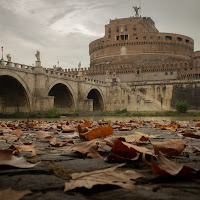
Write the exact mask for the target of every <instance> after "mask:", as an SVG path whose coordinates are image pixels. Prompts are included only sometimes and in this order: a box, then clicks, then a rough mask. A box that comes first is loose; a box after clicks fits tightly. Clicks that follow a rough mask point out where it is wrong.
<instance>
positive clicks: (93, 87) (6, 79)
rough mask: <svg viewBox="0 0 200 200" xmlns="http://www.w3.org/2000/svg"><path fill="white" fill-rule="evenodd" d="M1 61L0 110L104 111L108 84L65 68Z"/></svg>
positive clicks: (27, 111)
mask: <svg viewBox="0 0 200 200" xmlns="http://www.w3.org/2000/svg"><path fill="white" fill-rule="evenodd" d="M37 65H38V63H37V61H36V66H35V67H33V66H27V65H23V64H17V63H12V62H7V61H4V60H3V59H2V60H1V62H0V113H3V114H9V113H14V112H16V111H19V112H25V113H33V112H38V111H39V112H40V111H45V110H48V109H49V108H52V107H54V106H56V107H58V108H59V109H60V111H61V113H74V112H85V111H103V110H106V109H109V108H108V105H109V102H108V101H109V99H108V97H109V95H108V93H109V90H110V89H109V88H110V84H109V83H106V82H103V81H97V80H93V79H91V78H87V77H84V76H83V74H82V72H81V70H80V73H79V74H78V76H75V75H70V74H68V73H66V72H65V71H58V70H55V69H46V68H43V67H41V65H40V64H39V65H38V66H37Z"/></svg>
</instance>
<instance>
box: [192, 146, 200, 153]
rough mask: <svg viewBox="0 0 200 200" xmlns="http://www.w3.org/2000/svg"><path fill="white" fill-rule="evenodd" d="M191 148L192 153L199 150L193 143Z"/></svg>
mask: <svg viewBox="0 0 200 200" xmlns="http://www.w3.org/2000/svg"><path fill="white" fill-rule="evenodd" d="M191 149H192V151H193V152H194V153H196V152H200V148H198V147H196V146H194V145H192V146H191Z"/></svg>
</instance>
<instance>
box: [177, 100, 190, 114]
mask: <svg viewBox="0 0 200 200" xmlns="http://www.w3.org/2000/svg"><path fill="white" fill-rule="evenodd" d="M175 107H176V110H177V112H178V113H186V112H187V111H188V109H189V105H188V103H187V101H176V105H175Z"/></svg>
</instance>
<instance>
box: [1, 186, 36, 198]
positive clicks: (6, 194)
mask: <svg viewBox="0 0 200 200" xmlns="http://www.w3.org/2000/svg"><path fill="white" fill-rule="evenodd" d="M31 193H32V192H31V191H30V190H24V191H17V190H13V189H11V188H9V189H6V190H0V199H1V200H19V199H21V198H22V197H24V196H25V195H27V194H31Z"/></svg>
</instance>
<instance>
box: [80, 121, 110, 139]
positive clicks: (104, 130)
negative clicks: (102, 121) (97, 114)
mask: <svg viewBox="0 0 200 200" xmlns="http://www.w3.org/2000/svg"><path fill="white" fill-rule="evenodd" d="M112 134H113V128H112V126H110V124H109V125H108V126H99V127H97V128H95V129H93V130H91V131H89V132H88V133H83V134H80V135H79V136H80V138H86V139H88V140H93V139H96V138H105V137H107V136H109V135H112Z"/></svg>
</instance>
